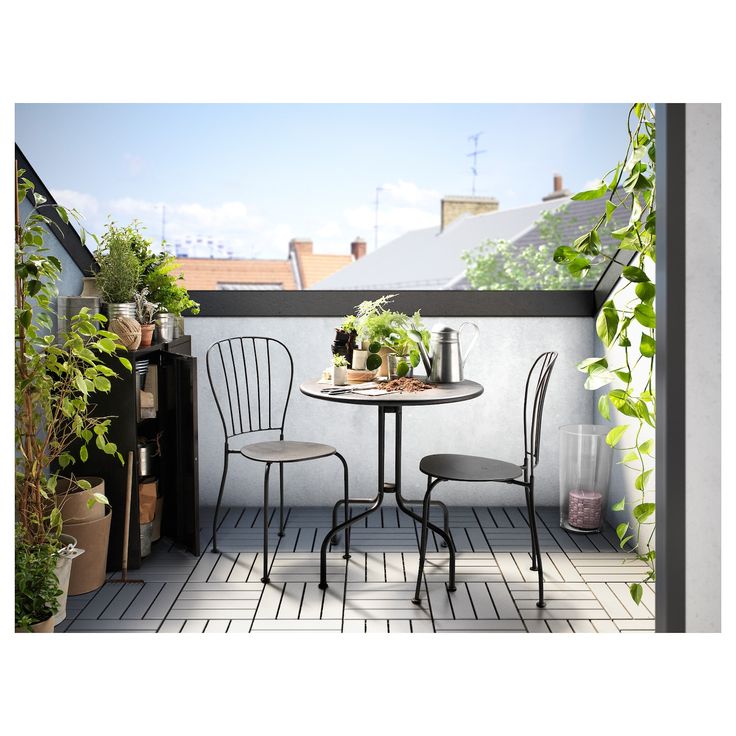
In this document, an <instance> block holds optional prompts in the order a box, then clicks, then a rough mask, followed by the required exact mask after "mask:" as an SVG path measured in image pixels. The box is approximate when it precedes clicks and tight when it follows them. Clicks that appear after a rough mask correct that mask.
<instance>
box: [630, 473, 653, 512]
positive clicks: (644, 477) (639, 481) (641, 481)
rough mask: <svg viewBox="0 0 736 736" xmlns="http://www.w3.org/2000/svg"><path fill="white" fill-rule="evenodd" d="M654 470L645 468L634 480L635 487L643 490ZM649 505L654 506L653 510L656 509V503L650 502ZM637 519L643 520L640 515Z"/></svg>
mask: <svg viewBox="0 0 736 736" xmlns="http://www.w3.org/2000/svg"><path fill="white" fill-rule="evenodd" d="M653 472H654V470H652V469H650V470H645V471H644V472H643V473H639V475H637V476H636V479H635V480H634V488H636V490H637V491H643V490H644V489H645V488H646V485H647V481H648V480H649V476H650V475H651V474H652V473H653ZM649 505H650V506H652V511H654V504H649ZM650 513H651V512H650ZM647 515H648V514H647ZM637 520H638V521H639V522H641V519H638V517H637Z"/></svg>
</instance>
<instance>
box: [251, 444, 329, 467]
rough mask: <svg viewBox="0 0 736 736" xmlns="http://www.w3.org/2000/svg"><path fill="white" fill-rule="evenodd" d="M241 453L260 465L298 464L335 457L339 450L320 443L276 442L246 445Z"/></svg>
mask: <svg viewBox="0 0 736 736" xmlns="http://www.w3.org/2000/svg"><path fill="white" fill-rule="evenodd" d="M240 452H241V453H242V454H243V455H245V457H247V458H250V459H251V460H256V461H258V462H259V463H298V462H302V461H303V460H316V459H317V458H318V457H328V456H330V455H334V454H335V453H336V452H337V450H336V449H335V448H334V447H332V446H330V445H322V444H320V443H319V442H290V441H289V440H280V441H279V440H277V441H274V442H255V443H253V444H252V445H246V446H245V447H243V448H241V450H240Z"/></svg>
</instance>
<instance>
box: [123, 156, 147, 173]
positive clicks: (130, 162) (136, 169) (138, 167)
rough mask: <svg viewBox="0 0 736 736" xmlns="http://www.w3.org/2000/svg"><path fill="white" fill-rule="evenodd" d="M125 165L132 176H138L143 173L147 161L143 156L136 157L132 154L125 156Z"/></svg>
mask: <svg viewBox="0 0 736 736" xmlns="http://www.w3.org/2000/svg"><path fill="white" fill-rule="evenodd" d="M125 164H126V166H127V168H128V173H129V174H130V175H131V176H138V174H140V173H141V172H142V171H143V167H144V165H145V161H144V160H143V158H142V157H141V156H136V155H135V154H132V153H126V154H125Z"/></svg>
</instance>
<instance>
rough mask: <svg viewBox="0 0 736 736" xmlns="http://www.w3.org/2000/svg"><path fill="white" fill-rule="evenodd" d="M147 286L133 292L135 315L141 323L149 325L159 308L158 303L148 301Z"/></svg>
mask: <svg viewBox="0 0 736 736" xmlns="http://www.w3.org/2000/svg"><path fill="white" fill-rule="evenodd" d="M148 293H149V292H148V287H147V286H144V287H143V289H142V290H141V291H139V292H136V294H135V317H136V319H137V320H138V322H140V323H141V324H142V325H150V324H152V323H153V321H154V317H155V316H156V312H158V310H159V309H160V306H161V305H160V304H156V302H149V301H148Z"/></svg>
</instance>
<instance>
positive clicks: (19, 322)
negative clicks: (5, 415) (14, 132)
mask: <svg viewBox="0 0 736 736" xmlns="http://www.w3.org/2000/svg"><path fill="white" fill-rule="evenodd" d="M17 190H18V196H17V199H16V212H15V216H16V225H15V419H16V421H15V450H16V452H15V457H16V473H15V505H16V520H17V522H18V523H17V525H16V554H17V556H16V596H17V597H16V625H18V626H20V628H22V629H24V630H30V627H31V625H32V624H33V623H37V621H32V620H31V619H32V618H33V617H34V616H38V615H40V614H41V613H46V612H47V609H46V608H43V607H41V606H39V605H38V601H39V600H41V599H43V600H47V601H49V604H48V612H50V614H51V615H53V614H54V613H56V611H57V610H58V606H59V603H58V599H55V598H54V596H55V595H58V593H57V592H56V591H59V585H58V578H57V577H56V572H55V569H56V564H57V559H58V554H59V548H60V535H61V532H62V523H63V522H62V515H61V511H60V509H59V507H58V504H57V498H56V485H57V482H58V473H59V470H64V469H65V468H67V467H69V466H70V465H72V464H73V463H75V462H76V461H77V460H79V461H82V462H84V461H85V460H86V459H87V457H88V452H89V450H88V445H89V443H90V442H91V441H92V440H93V438H94V441H95V444H96V445H97V447H98V448H99V449H100V450H102V451H103V452H105V453H107V454H108V455H111V456H117V457H118V458H119V459H120V460H121V461H122V456H121V455H120V453H118V451H117V447H116V445H115V444H114V443H113V442H111V441H110V439H109V437H108V429H109V425H110V419H107V418H100V417H95V416H94V415H93V409H94V404H93V400H92V399H93V395H94V393H95V392H97V391H103V392H106V391H109V390H110V385H111V384H110V379H111V378H113V377H116V376H117V374H116V373H115V371H114V370H113V369H112V368H110V367H109V366H107V365H105V363H104V362H103V361H102V360H101V356H103V355H114V354H115V353H116V351H117V350H119V349H120V348H121V346H120V343H119V342H118V341H117V337H116V335H115V334H113V333H111V332H107V331H106V330H102V329H99V328H98V327H97V323H98V322H99V323H104V322H105V319H106V318H105V317H104V316H103V315H100V314H90V313H89V312H88V310H87V309H82V310H81V311H80V313H79V314H77V315H74V316H72V317H71V319H70V320H69V329H68V330H67V331H66V332H64V333H63V334H62V335H61V336H60V339H59V341H58V342H56V340H55V338H54V336H53V335H52V334H50V330H51V325H52V321H51V314H52V312H51V304H52V300H53V297H54V296H55V295H56V283H57V282H58V280H59V278H60V276H61V263H60V262H59V260H58V259H57V258H55V257H54V256H53V255H50V254H49V253H48V250H47V249H46V248H45V247H44V232H45V229H46V228H51V227H53V226H54V223H53V221H52V220H50V219H49V218H48V217H45V216H44V215H43V214H42V208H43V207H49V206H51V205H47V204H46V202H45V199H44V197H42V196H41V195H39V194H37V193H36V192H35V191H34V184H33V182H31V181H30V180H28V179H26V178H24V177H23V171H20V172H19V173H18V186H17ZM29 195H30V196H31V197H32V205H33V207H32V209H31V212H30V214H29V215H28V216H27V217H26V218H25V220H23V221H21V219H20V203H21V202H23V201H24V200H25V199H26V197H29ZM53 206H54V208H55V210H56V212H57V213H58V215H59V217H61V219H62V220H64V221H65V222H68V221H69V218H70V216H74V217H76V216H77V215H76V213H75V212H74V210H68V209H66V208H64V207H61V206H59V205H53ZM82 236H83V237H84V231H83V230H82ZM119 360H120V362H121V364H122V365H123V366H124V367H126V368H127V369H128V370H130V368H131V365H130V363H129V362H128V361H127V360H126V359H125V358H122V357H119ZM52 578H53V579H52ZM54 581H56V582H54ZM52 592H53V595H52ZM52 598H54V599H53V600H52ZM41 608H43V610H40V609H41Z"/></svg>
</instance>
